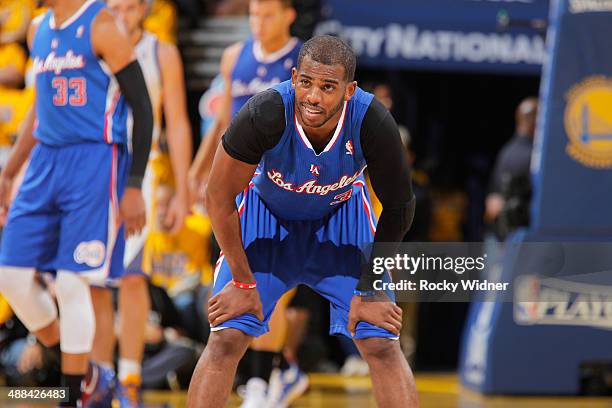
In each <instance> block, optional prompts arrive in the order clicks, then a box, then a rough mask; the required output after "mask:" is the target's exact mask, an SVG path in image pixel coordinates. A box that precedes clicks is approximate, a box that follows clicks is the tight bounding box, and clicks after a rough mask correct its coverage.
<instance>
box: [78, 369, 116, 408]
mask: <svg viewBox="0 0 612 408" xmlns="http://www.w3.org/2000/svg"><path fill="white" fill-rule="evenodd" d="M114 388H115V370H113V369H112V368H111V367H104V366H101V365H98V364H96V363H94V362H90V363H89V372H88V375H87V377H86V378H85V381H84V385H83V396H82V397H81V402H82V406H83V408H109V407H110V406H111V404H112V402H113V391H114Z"/></svg>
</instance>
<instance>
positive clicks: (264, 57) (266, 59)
mask: <svg viewBox="0 0 612 408" xmlns="http://www.w3.org/2000/svg"><path fill="white" fill-rule="evenodd" d="M297 43H298V39H297V38H295V37H291V38H290V39H289V41H287V44H285V45H283V47H282V48H281V49H280V50H277V51H274V52H273V53H271V54H264V51H263V49H262V48H261V43H260V42H259V41H253V56H254V57H255V59H256V60H257V62H259V63H262V64H271V63H273V62H276V61H278V60H279V59H281V58H283V57H284V56H285V55H287V54H289V53H290V52H291V50H293V49H294V48H295V46H296V45H297Z"/></svg>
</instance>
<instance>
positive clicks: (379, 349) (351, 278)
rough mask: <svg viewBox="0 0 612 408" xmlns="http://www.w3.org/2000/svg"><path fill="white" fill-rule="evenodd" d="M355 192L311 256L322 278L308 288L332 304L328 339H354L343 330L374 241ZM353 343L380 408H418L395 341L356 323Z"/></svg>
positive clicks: (366, 207) (365, 205) (364, 203)
mask: <svg viewBox="0 0 612 408" xmlns="http://www.w3.org/2000/svg"><path fill="white" fill-rule="evenodd" d="M364 188H365V187H364ZM353 193H354V194H353V197H351V199H350V200H348V201H347V202H346V203H345V204H344V205H343V207H342V208H340V209H339V210H338V211H337V212H336V213H335V214H334V215H333V216H332V217H330V219H329V220H328V221H327V225H325V228H323V229H322V230H321V232H320V235H319V240H320V243H319V244H318V248H317V249H316V250H315V251H313V255H312V256H313V263H315V262H316V263H317V269H318V270H319V271H320V272H319V274H320V275H319V277H318V279H317V280H316V281H311V282H310V284H309V286H311V287H312V288H313V289H315V290H316V291H317V292H319V293H321V294H322V295H323V296H324V297H326V298H327V299H328V300H329V301H330V306H331V307H330V312H331V316H330V321H331V323H330V334H342V335H345V336H347V337H349V338H351V337H352V336H351V334H350V333H349V332H348V329H347V324H348V314H349V310H350V304H351V300H352V298H353V291H354V289H355V288H356V286H357V283H358V281H359V275H360V271H361V263H362V259H364V255H363V252H362V251H363V249H364V248H365V246H366V245H367V244H368V243H372V242H373V238H374V229H375V227H374V225H375V224H374V220H373V218H371V210H370V208H371V206H370V202H369V199H368V196H367V192H365V191H364V190H363V189H361V188H354V191H353ZM336 243H340V245H337V244H336ZM353 340H355V342H356V344H357V347H358V348H359V351H360V353H361V355H362V357H363V358H364V359H365V360H366V362H367V363H368V366H369V368H370V375H371V378H372V386H373V388H374V396H375V398H376V402H377V404H378V406H381V407H403V408H413V407H417V406H418V400H417V394H416V386H415V382H414V377H413V375H412V372H411V370H410V367H409V365H408V362H407V361H406V359H405V357H404V355H403V353H402V352H401V349H400V345H399V339H398V337H397V336H396V335H395V334H393V333H391V332H389V331H387V330H385V329H382V328H380V327H376V326H374V325H372V324H370V323H367V322H359V323H358V324H357V328H356V332H355V337H354V338H353Z"/></svg>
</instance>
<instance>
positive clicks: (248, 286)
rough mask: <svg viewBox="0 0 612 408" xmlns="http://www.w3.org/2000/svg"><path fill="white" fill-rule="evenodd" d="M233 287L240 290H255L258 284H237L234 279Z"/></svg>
mask: <svg viewBox="0 0 612 408" xmlns="http://www.w3.org/2000/svg"><path fill="white" fill-rule="evenodd" d="M232 285H234V286H235V287H237V288H238V289H255V288H256V287H257V282H253V283H241V282H236V281H235V280H233V279H232Z"/></svg>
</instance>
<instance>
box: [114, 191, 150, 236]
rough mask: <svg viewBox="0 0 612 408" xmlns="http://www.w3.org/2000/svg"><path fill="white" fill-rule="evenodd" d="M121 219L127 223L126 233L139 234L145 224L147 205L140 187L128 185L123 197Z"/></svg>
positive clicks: (127, 234)
mask: <svg viewBox="0 0 612 408" xmlns="http://www.w3.org/2000/svg"><path fill="white" fill-rule="evenodd" d="M120 212H121V220H122V221H123V222H124V223H125V235H126V236H128V237H129V236H130V235H135V234H138V233H139V232H140V231H142V229H143V228H144V226H145V222H146V207H145V202H144V199H143V198H142V192H141V190H140V189H138V188H134V187H127V188H126V189H125V192H124V193H123V198H122V199H121V208H120Z"/></svg>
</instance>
